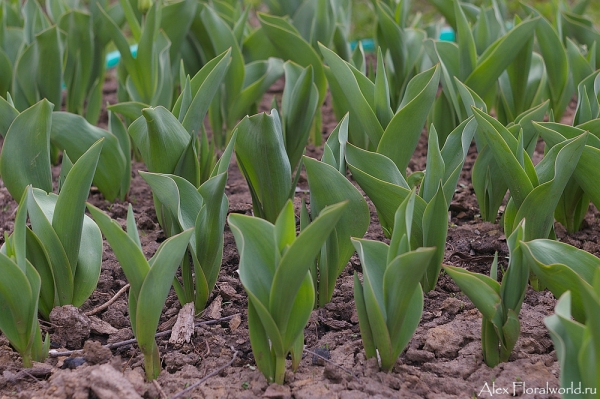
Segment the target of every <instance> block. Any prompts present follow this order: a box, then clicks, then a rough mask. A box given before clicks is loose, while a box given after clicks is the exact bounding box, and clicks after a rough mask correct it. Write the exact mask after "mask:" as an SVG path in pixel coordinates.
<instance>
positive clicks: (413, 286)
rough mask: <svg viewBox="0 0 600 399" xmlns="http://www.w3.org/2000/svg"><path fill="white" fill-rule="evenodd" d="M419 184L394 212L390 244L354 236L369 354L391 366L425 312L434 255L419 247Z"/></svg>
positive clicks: (357, 281)
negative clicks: (427, 277)
mask: <svg viewBox="0 0 600 399" xmlns="http://www.w3.org/2000/svg"><path fill="white" fill-rule="evenodd" d="M417 198H418V197H417V195H416V193H415V190H412V191H411V194H410V195H408V196H407V197H406V199H405V200H404V201H403V202H402V203H401V204H400V206H399V207H398V210H397V211H396V215H395V220H394V222H395V224H394V232H393V234H392V238H391V240H390V245H387V244H385V243H383V242H379V241H372V240H364V239H355V238H353V239H352V244H353V245H354V247H355V248H356V251H357V252H358V256H359V257H360V261H361V265H362V269H363V282H362V283H361V281H360V279H359V277H358V275H357V274H354V300H355V302H356V310H357V312H358V320H359V324H360V333H361V336H362V341H363V346H364V348H365V354H366V356H367V358H371V357H377V355H379V359H380V361H381V363H380V367H381V369H382V370H383V371H386V372H389V371H391V370H392V368H393V367H394V364H396V359H397V358H398V356H399V355H400V353H401V352H402V351H403V350H404V348H405V347H406V345H408V342H409V341H410V339H411V337H412V336H413V334H414V333H415V331H416V329H417V327H418V325H419V321H420V320H421V315H422V313H423V289H422V288H421V284H420V281H421V280H422V279H423V277H424V276H425V273H426V271H427V269H428V267H429V265H430V263H431V261H432V260H433V259H434V258H435V252H436V249H435V248H423V247H420V248H414V247H412V245H411V242H414V241H415V237H414V236H413V234H414V233H415V231H414V229H413V218H414V217H415V216H416V215H415V213H416V212H415V211H416V206H415V205H416V200H417Z"/></svg>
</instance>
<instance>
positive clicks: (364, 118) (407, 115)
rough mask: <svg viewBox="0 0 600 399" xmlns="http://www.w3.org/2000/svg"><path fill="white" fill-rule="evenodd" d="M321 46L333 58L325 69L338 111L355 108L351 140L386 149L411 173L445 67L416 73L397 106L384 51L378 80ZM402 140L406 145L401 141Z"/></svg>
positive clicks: (381, 150) (327, 59)
mask: <svg viewBox="0 0 600 399" xmlns="http://www.w3.org/2000/svg"><path fill="white" fill-rule="evenodd" d="M320 49H321V53H322V54H323V58H324V60H325V62H327V64H328V67H327V68H325V72H326V74H327V81H328V82H329V85H330V88H331V93H332V98H333V101H334V109H335V111H336V114H337V116H338V118H340V119H341V117H342V115H344V114H345V113H347V112H350V125H349V136H348V139H349V142H350V143H352V144H354V145H356V146H358V147H360V148H363V149H368V150H369V151H375V150H376V151H377V153H380V154H383V155H385V156H386V157H388V158H390V159H391V160H392V161H393V162H394V163H395V164H396V166H397V168H398V170H400V171H401V172H402V174H403V175H405V174H406V172H405V170H406V167H407V166H408V163H409V161H410V158H411V156H412V154H413V152H414V151H415V148H416V146H417V143H418V141H419V137H421V132H422V131H423V127H424V126H425V122H426V121H427V116H428V115H429V111H430V109H431V106H432V105H433V102H434V100H435V96H436V93H437V87H438V84H439V80H440V69H439V68H438V67H437V66H435V67H433V68H430V69H428V70H426V71H423V72H421V73H420V74H418V75H416V76H415V77H413V78H412V79H411V80H410V82H408V83H407V86H406V90H405V91H404V95H403V97H402V101H400V102H399V104H398V106H397V108H396V107H393V104H392V103H391V99H390V94H389V91H390V88H389V82H388V78H387V72H386V70H385V64H384V58H383V53H382V52H381V51H378V56H377V59H378V62H377V65H378V69H377V73H376V75H375V82H372V81H371V80H369V78H367V77H366V76H364V75H363V74H362V73H361V72H360V71H358V70H357V69H356V68H355V67H353V66H352V65H351V64H350V63H348V62H346V61H344V60H342V59H341V58H340V57H339V56H338V55H336V54H335V53H334V52H333V51H331V50H329V49H328V48H326V47H324V46H321V47H320ZM400 141H402V143H403V144H402V145H398V143H399V142H400ZM394 211H395V209H394Z"/></svg>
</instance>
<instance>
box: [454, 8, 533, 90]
mask: <svg viewBox="0 0 600 399" xmlns="http://www.w3.org/2000/svg"><path fill="white" fill-rule="evenodd" d="M539 19H540V18H539V17H538V18H534V19H529V20H525V21H523V22H521V23H520V24H519V25H517V26H515V27H514V28H513V29H512V30H510V31H509V32H508V33H507V34H506V35H504V36H502V37H501V38H500V39H498V41H497V42H495V43H494V44H493V45H492V46H491V47H490V50H488V51H486V52H485V53H484V54H482V56H481V57H480V58H479V60H478V62H477V67H476V68H475V69H474V70H473V72H472V73H471V74H470V75H469V77H468V78H467V80H466V81H465V84H466V85H467V86H469V87H470V88H472V89H473V91H475V92H476V93H477V94H479V95H480V96H482V97H483V96H485V95H486V93H487V92H488V90H490V89H491V88H492V86H493V85H494V83H495V82H496V80H497V79H498V78H499V77H500V75H501V74H502V72H504V70H505V69H506V68H507V67H508V66H509V65H510V64H511V63H512V62H513V61H514V60H515V58H516V57H517V55H518V54H519V50H520V49H521V48H522V47H523V46H524V45H525V44H526V43H527V42H528V41H529V40H530V39H531V36H532V35H533V33H534V31H535V28H536V26H537V23H538V21H539Z"/></svg>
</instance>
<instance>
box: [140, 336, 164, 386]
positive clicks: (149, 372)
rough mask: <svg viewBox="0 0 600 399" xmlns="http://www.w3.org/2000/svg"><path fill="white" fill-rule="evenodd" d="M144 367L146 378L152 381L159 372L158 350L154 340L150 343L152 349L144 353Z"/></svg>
mask: <svg viewBox="0 0 600 399" xmlns="http://www.w3.org/2000/svg"><path fill="white" fill-rule="evenodd" d="M144 368H145V369H146V378H147V379H148V381H152V380H154V379H156V378H157V377H158V375H159V374H160V370H161V367H160V352H159V351H158V345H156V342H155V343H154V345H152V349H151V351H150V352H148V353H144Z"/></svg>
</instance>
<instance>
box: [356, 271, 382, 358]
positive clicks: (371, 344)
mask: <svg viewBox="0 0 600 399" xmlns="http://www.w3.org/2000/svg"><path fill="white" fill-rule="evenodd" d="M354 302H355V304H356V313H358V325H359V328H360V336H361V338H362V342H363V347H364V349H365V355H366V356H367V357H368V358H370V357H375V356H377V349H376V347H375V340H374V337H373V335H374V332H373V330H372V329H371V325H370V324H369V313H368V312H367V307H366V305H365V296H364V292H363V286H362V283H361V282H360V279H359V278H358V274H356V273H354Z"/></svg>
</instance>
